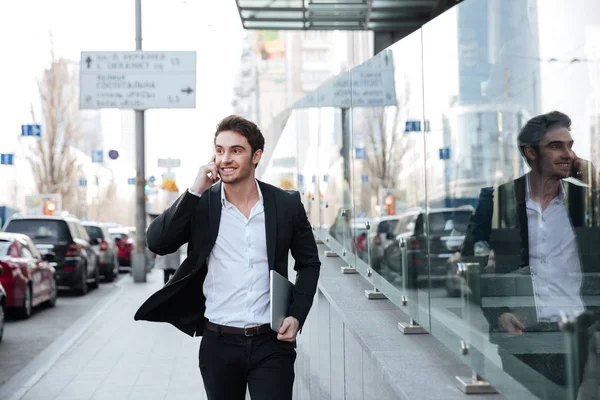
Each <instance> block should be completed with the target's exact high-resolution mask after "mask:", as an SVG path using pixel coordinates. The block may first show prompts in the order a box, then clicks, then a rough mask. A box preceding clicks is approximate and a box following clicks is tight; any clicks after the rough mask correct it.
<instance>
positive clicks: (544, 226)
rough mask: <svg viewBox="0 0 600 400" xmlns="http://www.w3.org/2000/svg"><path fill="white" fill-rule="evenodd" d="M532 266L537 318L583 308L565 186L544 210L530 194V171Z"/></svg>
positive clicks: (553, 318) (575, 312)
mask: <svg viewBox="0 0 600 400" xmlns="http://www.w3.org/2000/svg"><path fill="white" fill-rule="evenodd" d="M526 181H527V203H526V207H527V221H528V226H529V266H530V269H531V278H532V281H533V291H534V298H535V307H536V311H537V318H538V322H556V321H558V320H559V317H560V311H563V312H565V313H566V314H567V315H569V316H571V317H575V316H577V315H579V314H581V313H582V312H583V311H584V306H583V302H582V300H581V296H580V289H581V282H582V278H583V276H582V272H581V262H580V259H579V250H578V248H577V240H576V237H575V233H574V232H573V227H572V226H571V220H570V219H569V215H568V214H567V209H566V205H565V190H564V187H563V186H562V183H561V187H560V194H559V195H558V196H557V197H555V198H554V199H553V200H552V201H551V202H550V204H549V205H548V206H547V207H546V209H545V210H542V208H541V206H540V205H539V204H537V203H536V202H534V201H533V200H532V199H531V198H530V185H529V175H527V179H526Z"/></svg>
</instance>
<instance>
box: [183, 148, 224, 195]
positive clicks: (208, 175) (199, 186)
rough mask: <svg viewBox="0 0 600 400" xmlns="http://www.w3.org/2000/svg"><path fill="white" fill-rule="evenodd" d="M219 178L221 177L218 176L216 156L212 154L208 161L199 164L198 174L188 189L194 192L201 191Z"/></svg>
mask: <svg viewBox="0 0 600 400" xmlns="http://www.w3.org/2000/svg"><path fill="white" fill-rule="evenodd" d="M219 180H221V177H220V176H219V171H218V168H217V164H216V156H214V155H213V157H212V159H211V160H210V162H209V163H208V164H206V165H203V166H201V167H200V169H199V170H198V175H196V179H195V181H194V184H193V185H192V187H191V188H190V190H191V191H192V192H196V193H203V192H204V191H205V190H207V189H208V188H210V187H211V186H212V185H213V184H215V183H217V182H218V181H219Z"/></svg>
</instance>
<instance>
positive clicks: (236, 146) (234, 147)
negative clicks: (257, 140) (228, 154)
mask: <svg viewBox="0 0 600 400" xmlns="http://www.w3.org/2000/svg"><path fill="white" fill-rule="evenodd" d="M215 147H216V148H221V149H222V148H223V146H221V145H220V144H216V145H215ZM230 148H231V149H244V150H245V147H244V146H242V145H241V144H234V145H233V146H230Z"/></svg>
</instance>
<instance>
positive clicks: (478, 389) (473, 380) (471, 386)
mask: <svg viewBox="0 0 600 400" xmlns="http://www.w3.org/2000/svg"><path fill="white" fill-rule="evenodd" d="M456 384H457V385H458V388H459V389H460V390H462V392H463V393H464V394H496V393H498V392H497V391H496V389H494V388H493V387H492V385H490V384H489V383H487V382H486V381H484V380H482V379H481V378H480V377H479V376H478V375H477V373H475V372H473V375H472V376H469V377H466V376H457V377H456Z"/></svg>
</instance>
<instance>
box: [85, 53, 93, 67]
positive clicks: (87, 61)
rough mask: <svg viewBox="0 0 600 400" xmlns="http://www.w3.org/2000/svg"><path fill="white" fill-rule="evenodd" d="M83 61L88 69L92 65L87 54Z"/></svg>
mask: <svg viewBox="0 0 600 400" xmlns="http://www.w3.org/2000/svg"><path fill="white" fill-rule="evenodd" d="M85 63H86V64H87V67H88V69H90V67H91V66H92V58H91V57H90V56H88V58H86V59H85Z"/></svg>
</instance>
